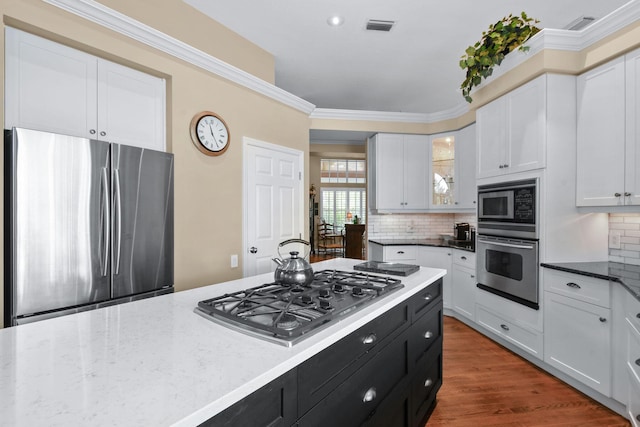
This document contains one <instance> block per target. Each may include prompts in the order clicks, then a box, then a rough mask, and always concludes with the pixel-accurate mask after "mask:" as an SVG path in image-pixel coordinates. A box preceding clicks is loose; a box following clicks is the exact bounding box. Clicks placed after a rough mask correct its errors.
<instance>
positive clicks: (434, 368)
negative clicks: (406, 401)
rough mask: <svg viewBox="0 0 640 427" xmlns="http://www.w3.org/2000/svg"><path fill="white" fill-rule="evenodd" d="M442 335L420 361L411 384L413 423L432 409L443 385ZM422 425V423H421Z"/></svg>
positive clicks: (421, 418)
mask: <svg viewBox="0 0 640 427" xmlns="http://www.w3.org/2000/svg"><path fill="white" fill-rule="evenodd" d="M441 350H442V337H440V338H438V345H436V346H433V347H432V348H431V350H429V352H428V353H427V354H426V357H424V358H423V360H422V361H421V362H420V365H419V367H418V369H417V371H416V374H415V375H414V376H413V382H412V384H411V411H412V415H413V420H414V422H413V425H417V423H418V422H421V421H423V420H424V419H425V417H426V416H427V415H428V414H429V412H430V411H431V410H432V408H433V405H434V403H435V398H436V393H437V392H438V390H439V389H440V387H441V386H442V351H441ZM421 425H422V424H421Z"/></svg>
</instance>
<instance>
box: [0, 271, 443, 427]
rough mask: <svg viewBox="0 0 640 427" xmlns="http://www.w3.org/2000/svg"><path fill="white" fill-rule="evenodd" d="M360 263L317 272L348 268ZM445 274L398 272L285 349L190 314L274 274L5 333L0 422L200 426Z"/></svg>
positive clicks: (0, 355) (0, 337)
mask: <svg viewBox="0 0 640 427" xmlns="http://www.w3.org/2000/svg"><path fill="white" fill-rule="evenodd" d="M358 262H360V261H359V260H346V259H335V260H329V261H323V262H321V263H316V264H313V268H314V270H315V271H318V270H323V269H338V270H351V269H352V267H353V265H354V264H356V263H358ZM445 273H446V272H445V271H444V270H440V269H429V268H421V270H420V271H419V272H417V273H414V274H412V275H411V276H408V277H403V278H402V282H403V284H404V287H403V288H402V289H400V290H398V291H396V292H394V293H393V294H390V295H388V296H386V297H384V298H382V299H380V300H379V301H376V302H375V303H374V304H371V305H369V306H366V307H364V308H362V309H361V310H359V311H357V312H355V313H353V314H352V315H350V316H347V317H345V318H343V319H342V320H341V321H339V322H335V323H331V324H330V325H329V326H328V327H326V328H323V329H322V330H320V331H318V332H316V333H314V334H313V335H312V336H310V337H308V338H306V339H304V340H302V341H301V342H299V343H297V344H295V345H294V346H293V347H291V348H288V347H285V346H281V345H278V344H275V343H272V342H268V341H265V340H262V339H257V338H256V337H253V336H249V335H246V334H243V333H241V332H238V331H235V330H233V329H230V328H228V327H225V326H223V325H219V324H217V323H214V322H211V321H209V320H207V319H205V318H203V317H201V316H199V315H197V314H195V313H194V308H195V307H196V305H197V303H198V301H201V300H204V299H207V298H211V297H214V296H217V295H222V294H225V293H229V292H234V291H238V290H241V289H246V288H250V287H254V286H257V285H260V284H262V283H268V282H271V281H272V277H273V276H272V274H265V275H261V276H256V277H250V278H243V279H238V280H234V281H230V282H225V283H221V284H217V285H213V286H206V287H202V288H197V289H192V290H189V291H184V292H178V293H175V294H170V295H163V296H159V297H156V298H152V299H146V300H140V301H135V302H131V303H127V304H122V305H118V306H112V307H106V308H102V309H98V310H94V311H90V312H84V313H78V314H74V315H69V316H64V317H59V318H54V319H49V320H45V321H41V322H35V323H32V324H26V325H21V326H17V327H13V328H7V329H4V330H1V331H0V396H2V399H0V419H1V420H2V425H6V426H33V425H47V426H69V425H97V426H100V425H135V426H144V425H148V426H163V425H175V426H193V425H198V424H200V423H202V422H205V421H206V420H209V419H210V418H212V417H214V416H215V415H216V414H219V413H220V412H222V411H224V410H225V409H226V408H228V407H230V406H232V405H234V404H235V403H237V402H239V401H241V400H242V399H244V398H246V397H247V396H249V395H250V394H251V393H253V392H255V391H257V390H259V389H260V388H261V387H263V386H265V385H267V384H269V383H270V382H272V381H273V380H276V379H278V378H280V377H282V376H283V375H285V374H287V373H288V372H290V371H291V370H292V369H294V368H296V367H297V366H299V365H300V364H302V363H303V362H305V361H307V360H309V359H311V358H312V357H313V356H315V355H317V354H318V353H320V352H322V351H323V350H326V349H327V348H329V347H330V346H332V345H333V344H335V343H337V342H338V341H340V340H341V339H342V338H345V337H347V336H349V335H350V334H352V333H353V332H354V331H357V330H358V329H359V328H361V327H362V326H364V325H367V324H368V323H370V322H372V321H374V320H375V319H377V318H378V317H380V316H382V315H384V314H385V313H387V312H389V311H390V310H391V309H393V308H394V307H396V306H398V305H400V304H402V303H404V302H406V301H407V300H409V299H411V297H415V296H416V295H418V294H419V293H420V292H422V291H424V290H425V289H426V288H428V287H429V286H430V285H432V284H439V280H438V279H440V278H441V277H443V276H444V275H445Z"/></svg>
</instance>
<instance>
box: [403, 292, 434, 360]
mask: <svg viewBox="0 0 640 427" xmlns="http://www.w3.org/2000/svg"><path fill="white" fill-rule="evenodd" d="M409 334H410V340H409V342H410V343H411V347H410V349H409V351H410V355H411V362H412V363H416V364H418V363H419V362H420V360H421V359H422V358H423V356H424V355H425V354H426V353H427V351H429V349H430V348H431V347H432V346H433V344H435V343H437V342H439V340H440V337H441V336H442V303H438V304H436V305H434V306H432V307H431V309H430V310H429V311H428V312H427V313H426V314H425V315H424V316H422V317H420V318H419V319H418V320H417V321H416V322H415V323H414V324H412V325H411V329H410V332H409Z"/></svg>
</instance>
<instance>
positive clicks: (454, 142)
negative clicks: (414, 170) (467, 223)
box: [429, 123, 477, 212]
mask: <svg viewBox="0 0 640 427" xmlns="http://www.w3.org/2000/svg"><path fill="white" fill-rule="evenodd" d="M475 140H476V125H475V123H472V124H471V125H469V126H466V127H464V128H462V129H459V130H456V131H452V132H447V133H441V134H437V135H432V136H431V138H430V141H431V143H430V153H429V156H430V163H431V185H430V186H429V187H430V188H429V192H430V197H429V201H430V205H429V209H431V210H438V211H446V212H458V211H469V210H475V209H476V196H477V187H476V144H475Z"/></svg>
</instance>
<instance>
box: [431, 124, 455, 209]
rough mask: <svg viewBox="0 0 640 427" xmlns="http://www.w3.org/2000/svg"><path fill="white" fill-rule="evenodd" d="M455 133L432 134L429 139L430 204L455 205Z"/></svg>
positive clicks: (433, 205) (436, 205) (434, 205)
mask: <svg viewBox="0 0 640 427" xmlns="http://www.w3.org/2000/svg"><path fill="white" fill-rule="evenodd" d="M455 145H456V135H455V133H450V134H442V135H434V137H433V138H432V139H431V174H432V182H431V184H432V188H431V190H432V191H431V206H432V207H452V205H455V202H456V200H455V191H454V186H455V185H456V180H455V173H456V170H455V155H456V151H455Z"/></svg>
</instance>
